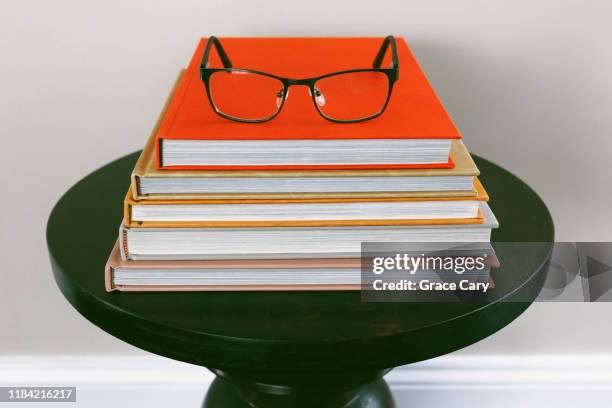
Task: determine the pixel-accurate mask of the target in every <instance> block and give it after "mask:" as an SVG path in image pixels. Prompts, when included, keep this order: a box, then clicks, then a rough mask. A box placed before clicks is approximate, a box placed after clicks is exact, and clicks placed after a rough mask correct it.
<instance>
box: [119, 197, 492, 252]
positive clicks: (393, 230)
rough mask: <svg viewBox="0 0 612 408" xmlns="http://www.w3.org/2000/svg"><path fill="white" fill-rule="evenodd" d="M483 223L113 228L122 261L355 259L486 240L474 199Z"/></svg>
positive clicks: (487, 218)
mask: <svg viewBox="0 0 612 408" xmlns="http://www.w3.org/2000/svg"><path fill="white" fill-rule="evenodd" d="M479 211H480V212H481V213H482V216H483V218H484V219H483V221H482V222H479V223H470V222H469V221H468V222H466V221H465V220H456V219H455V220H453V219H451V220H433V221H432V220H427V221H425V222H424V223H423V224H414V223H406V225H402V224H401V223H398V222H397V221H395V220H365V221H361V220H356V221H355V220H354V221H351V225H350V226H349V225H346V223H344V224H340V223H338V222H333V221H319V222H313V223H312V224H307V223H300V224H298V225H297V226H288V225H286V224H285V223H277V224H275V223H270V222H266V223H264V225H258V224H254V223H248V222H247V223H245V222H243V226H239V225H237V224H235V223H234V224H227V225H221V226H214V227H189V228H186V227H155V228H142V227H138V228H133V227H129V226H127V225H125V224H122V225H121V227H120V231H119V240H120V242H121V251H122V255H123V258H124V259H131V260H181V259H193V260H202V259H291V258H352V257H358V256H359V254H360V251H361V243H362V242H420V243H421V242H422V243H437V242H489V241H490V238H491V230H492V229H493V228H497V226H498V222H497V219H496V218H495V216H494V215H493V212H492V211H491V209H490V208H489V206H488V205H487V203H486V202H484V201H481V202H479Z"/></svg>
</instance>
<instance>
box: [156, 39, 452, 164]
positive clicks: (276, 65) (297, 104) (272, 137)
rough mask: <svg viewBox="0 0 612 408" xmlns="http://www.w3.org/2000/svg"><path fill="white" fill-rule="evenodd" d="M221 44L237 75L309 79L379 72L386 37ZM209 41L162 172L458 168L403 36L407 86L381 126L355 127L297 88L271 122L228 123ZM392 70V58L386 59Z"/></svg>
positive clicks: (165, 149) (181, 95)
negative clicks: (206, 68) (210, 75)
mask: <svg viewBox="0 0 612 408" xmlns="http://www.w3.org/2000/svg"><path fill="white" fill-rule="evenodd" d="M222 42H223V45H224V48H225V51H226V52H227V54H228V55H229V56H230V58H231V60H232V63H233V65H234V68H248V69H252V70H259V71H263V72H270V73H274V74H276V75H279V76H285V77H294V78H304V77H313V76H318V75H322V74H326V73H329V72H336V71H341V70H351V69H358V68H368V67H371V66H372V61H373V59H374V56H375V55H376V53H377V51H378V48H379V47H380V44H381V42H382V39H381V38H223V39H222ZM205 43H206V39H205V38H203V39H201V41H200V43H199V44H198V46H197V48H196V51H195V53H194V55H193V58H192V60H191V63H190V64H189V66H188V68H187V70H186V73H185V75H184V76H183V77H182V78H181V79H180V81H179V84H178V87H177V90H176V93H175V94H174V96H173V98H172V100H171V102H170V104H169V106H168V109H167V111H166V113H165V114H164V116H163V119H162V121H161V125H160V126H159V129H158V132H157V136H156V147H157V149H156V151H157V156H156V157H157V166H158V167H159V168H162V169H191V170H193V169H213V170H255V169H258V170H270V169H275V170H290V169H294V170H295V169H325V170H328V169H373V168H427V167H452V162H451V161H450V160H449V151H450V146H451V141H452V140H454V139H459V138H460V135H459V132H458V131H457V129H456V127H455V125H454V124H453V122H452V120H451V119H450V117H449V116H448V114H447V112H446V111H445V110H444V107H443V106H442V104H441V103H440V100H439V99H438V98H437V96H436V94H435V92H434V91H433V89H432V87H431V86H430V84H429V82H428V81H427V78H426V77H425V75H424V73H423V71H422V70H421V68H420V67H419V65H418V63H417V61H416V60H415V58H414V56H413V55H412V53H411V51H410V49H409V48H408V45H407V44H406V42H405V41H404V40H403V39H402V38H398V39H397V47H398V55H399V61H400V67H401V71H400V79H399V80H398V81H397V82H396V84H395V86H394V88H393V92H392V95H391V98H390V101H389V104H388V106H387V109H386V111H385V112H384V113H383V115H382V116H380V117H378V118H376V119H373V120H370V121H366V122H360V123H348V124H337V123H332V122H329V121H327V120H324V119H323V118H321V117H320V116H319V115H318V114H317V112H316V111H315V108H314V106H312V100H311V97H310V96H309V95H308V90H307V89H303V90H300V89H299V88H298V89H295V90H292V94H291V96H290V97H288V98H287V100H286V102H285V104H284V108H283V111H282V112H281V113H280V114H279V115H278V116H277V117H276V118H275V119H273V120H271V121H269V122H265V123H260V124H244V123H238V122H234V121H230V120H227V119H225V118H222V117H220V116H219V115H217V114H215V112H214V111H213V109H212V107H211V105H210V102H209V100H208V97H207V95H206V91H205V88H204V85H203V83H202V82H201V80H200V62H201V58H202V54H203V50H204V45H205ZM387 59H389V56H387ZM387 64H389V60H386V61H383V65H385V66H386V65H387ZM210 65H211V66H212V67H220V66H221V65H220V62H219V61H218V57H217V55H216V53H211V64H210ZM296 88H297V87H296ZM237 91H238V90H236V89H221V90H220V91H219V92H237ZM300 91H302V92H300Z"/></svg>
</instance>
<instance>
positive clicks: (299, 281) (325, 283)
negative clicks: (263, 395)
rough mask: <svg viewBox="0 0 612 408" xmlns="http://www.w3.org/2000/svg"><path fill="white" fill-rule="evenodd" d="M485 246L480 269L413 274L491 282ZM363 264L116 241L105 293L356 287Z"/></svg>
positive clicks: (491, 258) (492, 256)
mask: <svg viewBox="0 0 612 408" xmlns="http://www.w3.org/2000/svg"><path fill="white" fill-rule="evenodd" d="M489 248H490V245H489ZM489 248H487V249H483V251H486V252H487V253H489V254H490V256H488V257H487V258H486V262H485V265H486V267H485V268H483V269H481V270H478V271H476V270H475V271H465V272H464V273H462V274H461V275H456V274H455V272H454V271H439V270H422V271H416V272H414V273H413V274H412V275H411V278H412V279H414V280H419V279H427V280H428V281H430V282H432V283H433V282H439V281H442V280H446V281H453V280H456V279H457V278H459V277H460V279H465V280H468V281H470V282H486V281H489V282H491V283H492V280H491V276H490V268H492V267H497V266H499V261H498V260H497V257H496V256H495V252H494V251H493V250H492V248H490V249H489ZM361 267H362V260H361V259H360V258H322V259H237V260H218V261H215V260H208V261H125V260H123V259H121V254H120V250H119V243H116V244H115V246H114V247H113V250H112V252H111V254H110V256H109V258H108V261H107V263H106V267H105V272H104V285H105V288H106V290H107V291H109V292H110V291H113V290H119V291H131V292H143V291H146V292H169V291H170V292H174V291H278V290H282V291H294V290H318V291H323V290H359V289H361Z"/></svg>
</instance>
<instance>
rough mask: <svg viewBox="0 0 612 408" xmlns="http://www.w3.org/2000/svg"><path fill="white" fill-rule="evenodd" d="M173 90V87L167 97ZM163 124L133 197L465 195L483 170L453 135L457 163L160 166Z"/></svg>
mask: <svg viewBox="0 0 612 408" xmlns="http://www.w3.org/2000/svg"><path fill="white" fill-rule="evenodd" d="M181 75H182V73H181ZM181 75H179V79H180V77H181ZM177 81H178V80H177ZM175 86H176V84H175ZM173 92H174V88H173V90H172V92H171V93H170V95H169V98H168V100H170V98H171V97H172V94H173ZM167 103H168V102H166V106H164V109H163V110H162V112H161V115H160V118H161V117H162V116H163V114H164V112H165V109H166V107H167ZM158 126H159V119H158V122H157V124H156V126H155V128H154V130H153V132H152V134H151V136H150V137H149V140H148V141H147V144H146V146H145V147H144V150H143V152H142V154H141V155H140V157H139V159H138V161H137V163H136V166H135V167H134V170H133V172H132V176H131V187H132V188H131V191H132V197H133V199H134V200H159V199H176V200H180V199H188V200H199V199H218V200H225V199H262V200H267V199H318V198H375V197H387V198H392V197H397V198H400V197H442V196H445V197H446V196H448V197H452V196H461V197H465V196H470V195H471V196H474V195H475V194H476V191H475V189H474V178H475V176H477V175H478V174H479V172H478V168H477V167H476V165H475V163H474V161H473V160H472V158H471V156H470V154H469V152H468V151H467V149H466V147H465V145H464V144H463V142H462V141H461V140H453V141H452V144H451V153H450V156H451V159H452V161H453V162H454V163H455V166H454V168H452V169H439V168H438V169H375V170H266V171H263V170H232V171H214V170H213V171H202V170H171V171H170V170H159V169H157V168H156V166H155V133H156V131H157V127H158ZM254 126H256V125H254Z"/></svg>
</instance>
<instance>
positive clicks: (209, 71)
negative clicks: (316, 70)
mask: <svg viewBox="0 0 612 408" xmlns="http://www.w3.org/2000/svg"><path fill="white" fill-rule="evenodd" d="M213 45H214V47H215V49H216V50H217V54H218V55H219V58H220V59H221V63H222V65H223V68H211V67H210V63H209V60H208V57H209V54H210V50H211V48H212V47H213ZM389 46H391V64H390V66H389V68H381V64H382V61H383V59H384V57H385V55H386V53H387V49H388V48H389ZM216 72H241V73H252V74H257V75H262V76H266V77H270V78H274V79H276V80H278V81H280V82H281V83H282V84H283V88H282V93H283V94H282V101H281V103H280V105H279V106H278V109H277V110H276V112H275V113H274V114H273V115H272V116H268V117H266V118H262V119H242V118H238V117H235V116H231V115H227V114H225V113H223V112H221V111H220V110H219V108H217V106H216V105H215V102H214V100H213V97H212V94H211V91H210V77H211V76H212V75H213V74H214V73H216ZM355 72H382V73H383V74H385V75H386V76H387V81H388V85H389V87H388V91H387V98H386V99H385V103H384V105H383V107H382V109H380V111H378V112H377V113H375V114H373V115H370V116H366V117H364V118H358V119H349V120H342V119H334V118H331V117H329V116H327V115H325V113H323V112H322V111H321V108H320V106H319V104H318V103H317V100H316V98H317V91H318V92H320V91H319V90H318V89H317V88H316V87H315V84H316V82H317V81H319V80H321V79H324V78H328V77H332V76H337V75H341V74H349V73H355ZM200 80H201V81H202V82H203V83H204V87H205V88H206V94H207V95H208V100H209V102H210V106H211V107H212V109H213V111H214V112H215V113H216V114H217V115H219V116H221V117H223V118H225V119H229V120H233V121H235V122H242V123H263V122H268V121H270V120H272V119H274V118H275V117H277V116H278V115H279V114H280V112H281V111H282V109H283V106H284V105H285V101H286V100H287V96H288V94H289V87H291V86H293V85H302V86H304V85H305V86H307V87H308V89H309V91H310V96H311V97H312V102H313V103H314V105H315V108H316V109H317V112H319V115H321V116H322V117H323V118H324V119H326V120H329V121H330V122H334V123H358V122H364V121H367V120H371V119H374V118H377V117H378V116H380V115H382V114H383V113H384V112H385V110H386V109H387V105H388V104H389V100H390V99H391V93H392V91H393V85H394V84H395V82H396V81H397V80H399V58H398V56H397V46H396V44H395V37H393V36H392V35H388V36H387V37H385V39H384V40H383V43H382V44H381V46H380V49H379V50H378V53H377V54H376V57H375V58H374V62H373V64H372V68H361V69H349V70H343V71H337V72H332V73H329V74H325V75H321V76H317V77H311V78H302V79H296V78H286V77H281V76H278V75H274V74H270V73H267V72H262V71H257V70H252V69H243V68H234V67H233V65H232V62H231V60H230V59H229V57H228V55H227V53H226V52H225V50H224V49H223V46H222V45H221V41H219V39H218V38H217V37H215V36H211V37H209V38H208V41H207V43H206V47H205V48H204V53H203V55H202V61H201V62H200Z"/></svg>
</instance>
